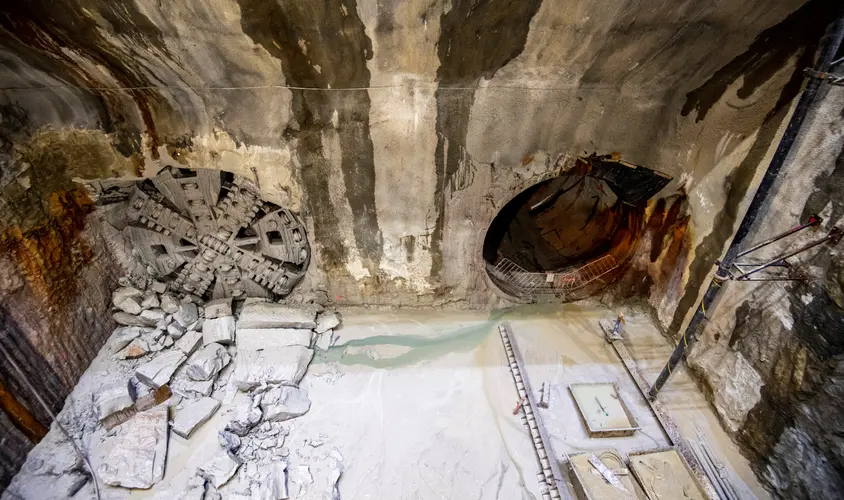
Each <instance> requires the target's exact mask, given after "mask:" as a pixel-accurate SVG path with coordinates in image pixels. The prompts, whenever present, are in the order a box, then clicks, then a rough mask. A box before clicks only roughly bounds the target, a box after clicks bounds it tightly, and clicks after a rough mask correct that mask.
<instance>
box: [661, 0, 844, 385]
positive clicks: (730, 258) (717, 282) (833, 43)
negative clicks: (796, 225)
mask: <svg viewBox="0 0 844 500" xmlns="http://www.w3.org/2000/svg"><path fill="white" fill-rule="evenodd" d="M842 39H844V7H842V8H841V9H840V10H839V16H838V19H837V20H836V21H835V22H834V23H833V25H832V29H831V30H830V33H829V35H827V36H826V40H825V42H824V43H823V45H822V48H821V53H820V56H819V57H818V62H817V63H816V65H815V66H816V67H815V69H816V71H818V72H821V73H823V72H826V71H827V70H828V69H829V67H830V66H831V64H832V63H833V61H834V59H835V56H836V54H837V53H838V48H839V47H840V46H841V41H842ZM822 83H823V81H822V80H821V79H819V78H810V80H809V82H808V83H807V84H806V87H805V88H804V89H803V92H802V94H801V95H800V100H799V101H798V102H797V107H796V108H795V109H794V113H793V114H792V115H791V119H790V120H789V122H788V126H787V127H786V129H785V133H784V134H783V136H782V139H781V140H780V143H779V146H777V150H776V152H775V153H774V156H773V158H771V162H770V163H769V164H768V169H767V170H766V171H765V175H764V176H763V177H762V182H761V183H760V184H759V187H758V188H757V189H756V194H754V196H753V200H752V201H751V202H750V206H749V207H748V208H747V212H746V213H745V215H744V219H742V221H741V225H740V226H739V228H738V231H736V234H735V236H734V237H733V241H732V243H730V247H729V249H728V250H727V254H726V256H725V257H724V259H723V260H722V261H721V262H720V263H719V265H718V270H717V271H716V272H715V277H714V278H713V279H712V281H711V282H710V283H709V287H708V288H707V289H706V293H704V295H703V298H702V299H701V301H700V303H699V304H698V307H697V308H696V309H695V314H694V316H693V317H692V319H691V321H690V322H689V325H688V326H687V327H686V330H685V331H684V332H683V336H682V337H681V338H680V342H679V343H678V344H677V347H675V348H674V352H672V353H671V357H670V358H668V362H667V363H666V364H665V367H664V368H663V369H662V372H660V374H659V377H657V379H656V382H654V384H653V386H652V387H651V389H650V391H648V396H649V397H651V398H655V397H656V395H657V394H658V393H659V391H660V389H662V387H663V386H664V385H665V382H666V381H667V380H668V377H670V376H671V372H672V371H673V370H674V368H675V367H676V366H677V364H678V363H680V361H681V360H682V359H683V354H684V353H685V351H686V349H689V348H691V347H692V346H694V344H695V342H696V341H697V331H698V329H699V328H700V325H701V324H702V323H703V320H704V319H705V318H706V311H710V313H711V312H712V309H713V307H714V306H715V301H716V299H717V298H718V296H719V294H720V292H721V285H722V283H723V282H724V281H725V280H727V279H728V277H729V270H730V268H731V267H732V265H733V263H734V262H735V260H736V258H737V257H738V256H739V254H740V252H741V244H742V242H743V241H744V239H745V238H746V237H747V235H748V234H749V233H750V230H751V229H752V228H753V225H754V223H755V222H756V219H757V217H758V216H759V212H760V211H761V209H762V208H763V206H764V205H765V202H766V201H767V199H768V195H769V194H770V192H771V188H772V187H773V186H774V183H775V181H776V179H777V177H778V175H779V173H780V170H782V167H783V165H784V164H785V160H786V159H787V158H788V155H789V153H790V152H791V148H792V147H793V146H794V142H795V141H796V140H797V136H798V135H799V134H800V131H801V129H802V128H803V122H804V121H805V120H806V116H807V115H808V113H809V111H810V110H811V109H812V105H813V104H814V102H815V97H816V96H817V93H818V89H819V88H820V86H821V84H822Z"/></svg>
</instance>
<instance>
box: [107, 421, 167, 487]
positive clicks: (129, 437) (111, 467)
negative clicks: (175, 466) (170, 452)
mask: <svg viewBox="0 0 844 500" xmlns="http://www.w3.org/2000/svg"><path fill="white" fill-rule="evenodd" d="M167 411H168V410H167V405H166V404H162V405H158V406H156V407H155V408H151V409H149V410H147V411H144V412H141V413H138V414H137V415H135V416H134V417H132V418H131V419H130V420H129V421H128V422H126V423H124V424H121V425H119V426H118V427H116V428H115V430H114V435H113V436H111V437H109V438H106V441H105V443H104V444H103V446H104V447H106V448H107V449H108V452H107V453H106V455H105V457H104V458H103V461H102V465H100V466H99V467H98V468H97V478H98V479H99V480H100V481H103V482H104V483H105V484H108V485H111V486H122V487H124V488H142V489H147V488H151V487H152V485H154V484H155V483H157V482H159V481H161V479H163V478H164V465H165V462H166V460H167Z"/></svg>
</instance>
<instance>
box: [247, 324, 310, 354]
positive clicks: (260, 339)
mask: <svg viewBox="0 0 844 500" xmlns="http://www.w3.org/2000/svg"><path fill="white" fill-rule="evenodd" d="M312 335H313V332H311V330H302V329H299V328H238V329H237V347H238V349H240V350H241V351H257V350H259V349H276V348H279V347H289V346H297V345H298V346H302V347H310V346H311V337H312Z"/></svg>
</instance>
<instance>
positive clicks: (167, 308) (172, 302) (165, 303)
mask: <svg viewBox="0 0 844 500" xmlns="http://www.w3.org/2000/svg"><path fill="white" fill-rule="evenodd" d="M159 302H160V305H159V307H161V309H162V310H163V311H164V312H166V313H167V314H173V313H175V312H177V311H178V310H179V302H178V301H177V300H176V299H175V298H174V297H173V296H172V295H170V294H169V293H165V294H163V295H162V296H161V298H160V299H159Z"/></svg>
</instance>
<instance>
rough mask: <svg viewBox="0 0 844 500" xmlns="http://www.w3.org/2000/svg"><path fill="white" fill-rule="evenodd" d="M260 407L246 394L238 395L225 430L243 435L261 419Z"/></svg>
mask: <svg viewBox="0 0 844 500" xmlns="http://www.w3.org/2000/svg"><path fill="white" fill-rule="evenodd" d="M261 417H262V414H261V409H260V408H259V407H258V406H257V405H256V404H254V403H253V401H252V399H251V398H250V397H249V396H246V395H240V396H239V398H238V402H237V403H236V406H235V408H234V411H233V412H232V419H231V421H230V422H229V423H228V425H226V430H227V431H229V432H231V433H233V434H235V435H237V436H240V437H243V436H245V435H246V434H248V433H249V431H250V430H252V428H253V427H255V426H256V425H258V423H259V422H260V421H261Z"/></svg>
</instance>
